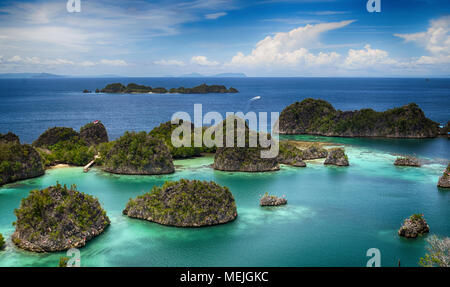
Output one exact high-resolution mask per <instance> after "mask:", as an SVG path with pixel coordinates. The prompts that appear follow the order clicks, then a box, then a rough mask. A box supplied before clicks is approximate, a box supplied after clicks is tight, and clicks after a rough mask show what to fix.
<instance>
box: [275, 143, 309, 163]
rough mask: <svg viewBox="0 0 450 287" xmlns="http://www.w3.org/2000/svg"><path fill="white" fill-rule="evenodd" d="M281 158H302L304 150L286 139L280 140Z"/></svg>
mask: <svg viewBox="0 0 450 287" xmlns="http://www.w3.org/2000/svg"><path fill="white" fill-rule="evenodd" d="M278 157H279V158H283V159H299V160H302V158H303V152H302V151H301V150H300V149H298V148H297V147H295V146H294V145H293V144H291V143H289V142H285V141H280V142H279V155H278Z"/></svg>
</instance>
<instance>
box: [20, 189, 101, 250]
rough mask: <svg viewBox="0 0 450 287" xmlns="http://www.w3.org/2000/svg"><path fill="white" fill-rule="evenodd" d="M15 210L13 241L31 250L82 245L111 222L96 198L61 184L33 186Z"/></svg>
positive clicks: (68, 247)
mask: <svg viewBox="0 0 450 287" xmlns="http://www.w3.org/2000/svg"><path fill="white" fill-rule="evenodd" d="M14 213H15V214H16V216H17V221H16V222H15V223H14V225H15V228H16V229H15V231H14V233H13V235H12V236H11V238H12V242H13V243H14V244H15V245H16V246H18V247H19V248H22V249H25V250H28V251H33V252H55V251H62V250H67V249H70V248H80V247H83V246H85V245H86V242H88V241H89V240H91V239H92V238H94V237H96V236H98V235H99V234H101V233H102V232H103V231H104V230H105V228H106V227H107V226H108V225H109V224H110V220H109V218H108V216H107V215H106V212H105V211H104V210H103V209H102V207H101V206H100V203H99V201H98V200H97V199H96V198H94V197H93V196H91V195H87V194H84V193H82V192H79V191H77V190H76V187H75V186H72V187H70V188H67V187H66V186H65V185H64V186H61V185H60V184H56V186H50V187H48V188H46V189H43V190H32V191H31V192H30V194H29V196H28V197H27V198H24V199H22V201H21V203H20V207H19V208H18V209H16V210H15V211H14Z"/></svg>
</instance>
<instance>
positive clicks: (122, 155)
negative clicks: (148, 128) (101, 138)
mask: <svg viewBox="0 0 450 287" xmlns="http://www.w3.org/2000/svg"><path fill="white" fill-rule="evenodd" d="M111 144H112V146H111V147H110V149H109V151H108V152H107V153H106V154H105V155H104V159H103V170H104V171H107V172H110V173H115V174H133V175H153V174H168V173H173V172H175V169H174V166H173V160H172V155H171V154H170V152H169V149H168V148H167V146H166V145H165V144H164V142H163V141H162V140H160V139H158V138H155V137H152V136H150V135H148V134H147V133H146V132H139V133H137V132H128V131H127V132H125V134H124V135H123V136H121V137H120V138H119V139H117V140H115V141H114V142H112V143H111Z"/></svg>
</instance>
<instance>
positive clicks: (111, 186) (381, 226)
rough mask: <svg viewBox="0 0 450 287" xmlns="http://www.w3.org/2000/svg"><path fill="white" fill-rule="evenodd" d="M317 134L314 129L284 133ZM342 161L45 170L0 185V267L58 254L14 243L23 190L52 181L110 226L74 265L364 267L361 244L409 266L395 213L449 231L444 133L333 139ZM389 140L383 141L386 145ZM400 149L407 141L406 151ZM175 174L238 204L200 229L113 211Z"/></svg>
mask: <svg viewBox="0 0 450 287" xmlns="http://www.w3.org/2000/svg"><path fill="white" fill-rule="evenodd" d="M292 138H293V139H302V140H305V139H307V140H319V139H320V140H323V138H316V137H304V136H303V137H292ZM328 140H329V141H333V142H337V143H338V144H345V148H346V151H347V154H348V156H349V159H350V163H351V166H350V167H342V168H339V167H330V166H324V165H323V164H322V163H323V160H315V161H309V162H308V167H307V168H292V167H287V166H282V168H281V170H280V171H278V172H270V173H258V174H253V173H225V172H220V171H214V170H213V169H211V168H210V166H209V165H210V164H211V163H212V162H213V158H212V157H203V158H196V159H191V160H183V161H176V163H175V164H176V173H175V174H172V175H166V176H118V175H110V174H106V173H104V172H102V171H100V170H97V169H93V170H91V171H90V172H89V173H83V171H82V168H61V169H54V170H49V171H47V172H46V175H45V176H43V177H39V178H35V179H31V180H26V181H22V182H19V183H15V184H10V185H7V186H4V187H3V188H1V189H0V232H1V233H3V234H4V236H5V237H6V238H8V243H7V246H6V249H5V250H4V251H2V252H0V266H56V265H57V264H58V261H59V257H60V256H63V255H64V253H63V252H60V253H54V254H33V253H30V252H26V251H22V250H19V249H17V248H16V247H14V245H13V244H12V243H11V241H10V239H9V237H10V235H11V234H12V232H13V226H12V222H13V221H14V220H15V216H14V214H13V210H14V208H16V207H18V206H19V204H20V200H21V198H23V197H26V196H27V194H28V192H29V191H30V190H32V189H36V188H44V187H46V186H48V185H51V184H54V183H55V182H56V181H57V180H58V181H59V182H60V183H65V184H68V185H70V184H73V183H75V184H77V186H78V189H79V190H80V191H83V192H86V193H89V194H92V195H94V196H96V197H98V198H99V200H100V201H101V203H102V205H103V207H104V208H105V209H106V211H107V214H108V216H109V217H110V219H111V226H110V227H109V228H108V229H107V230H106V231H105V232H104V233H103V234H102V235H100V236H99V237H97V238H95V239H94V240H92V241H90V242H88V244H87V245H86V247H83V248H81V249H80V251H81V264H82V266H365V264H366V262H367V260H368V259H369V258H368V257H366V251H367V249H369V248H378V249H379V250H380V251H381V265H382V266H396V265H397V262H398V260H401V264H402V266H417V262H418V261H419V259H420V257H421V256H423V255H424V253H425V245H426V242H425V238H426V236H425V237H421V238H418V239H416V240H407V239H404V238H399V237H398V235H397V230H398V228H399V227H400V225H401V223H402V220H403V219H404V218H406V217H408V216H409V215H411V214H412V213H418V212H420V213H424V214H425V216H426V219H427V221H428V223H429V225H430V227H431V232H432V233H434V234H438V235H441V236H450V224H449V221H448V220H449V218H450V209H449V206H450V192H448V191H444V190H442V189H438V188H437V187H436V183H437V180H438V177H439V176H440V175H441V173H442V170H443V169H444V167H445V165H444V164H445V163H444V160H443V159H445V158H446V159H448V158H450V155H449V152H450V149H449V147H450V144H449V141H448V140H447V139H442V138H441V139H434V140H429V141H419V142H414V141H406V140H402V141H398V140H395V141H387V142H386V140H366V139H338V138H332V139H328ZM389 147H390V148H389ZM408 148H409V149H408ZM406 151H408V152H409V153H417V154H418V156H420V157H421V158H422V160H424V161H425V162H426V164H425V165H424V166H423V167H421V168H410V167H395V166H394V165H393V164H392V163H393V161H394V160H395V153H396V152H406ZM180 178H190V179H201V180H214V181H217V182H218V183H220V184H222V185H225V186H228V187H229V188H230V190H231V191H232V193H233V195H234V197H235V199H236V203H237V208H238V218H237V220H235V221H234V222H231V223H229V224H225V225H220V226H214V227H205V228H194V229H187V228H176V227H167V226H162V225H158V224H155V223H150V222H146V221H141V220H137V219H130V218H127V217H126V216H123V215H122V214H121V212H122V209H123V208H124V206H125V204H126V202H127V201H128V199H129V198H131V197H135V196H137V195H139V194H142V193H144V192H147V191H149V190H150V189H151V188H152V186H153V185H161V184H162V183H163V182H164V181H166V180H177V179H180ZM266 191H267V192H270V193H272V194H276V195H280V196H282V195H285V196H286V197H287V199H288V205H286V206H282V207H278V208H260V207H259V205H258V203H259V197H260V196H261V195H262V194H264V193H265V192H266Z"/></svg>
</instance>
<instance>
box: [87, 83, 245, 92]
mask: <svg viewBox="0 0 450 287" xmlns="http://www.w3.org/2000/svg"><path fill="white" fill-rule="evenodd" d="M95 92H96V93H107V94H166V93H170V94H210V93H218V94H226V93H238V92H239V91H238V90H237V89H235V88H233V87H230V88H228V89H227V87H225V86H223V85H207V84H201V85H200V86H196V87H193V88H185V87H179V88H171V89H166V88H164V87H155V88H152V87H150V86H145V85H138V84H135V83H130V84H128V85H127V86H125V85H123V84H121V83H112V84H108V85H106V86H105V87H104V88H103V89H96V90H95ZM83 93H91V91H89V90H84V91H83Z"/></svg>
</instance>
